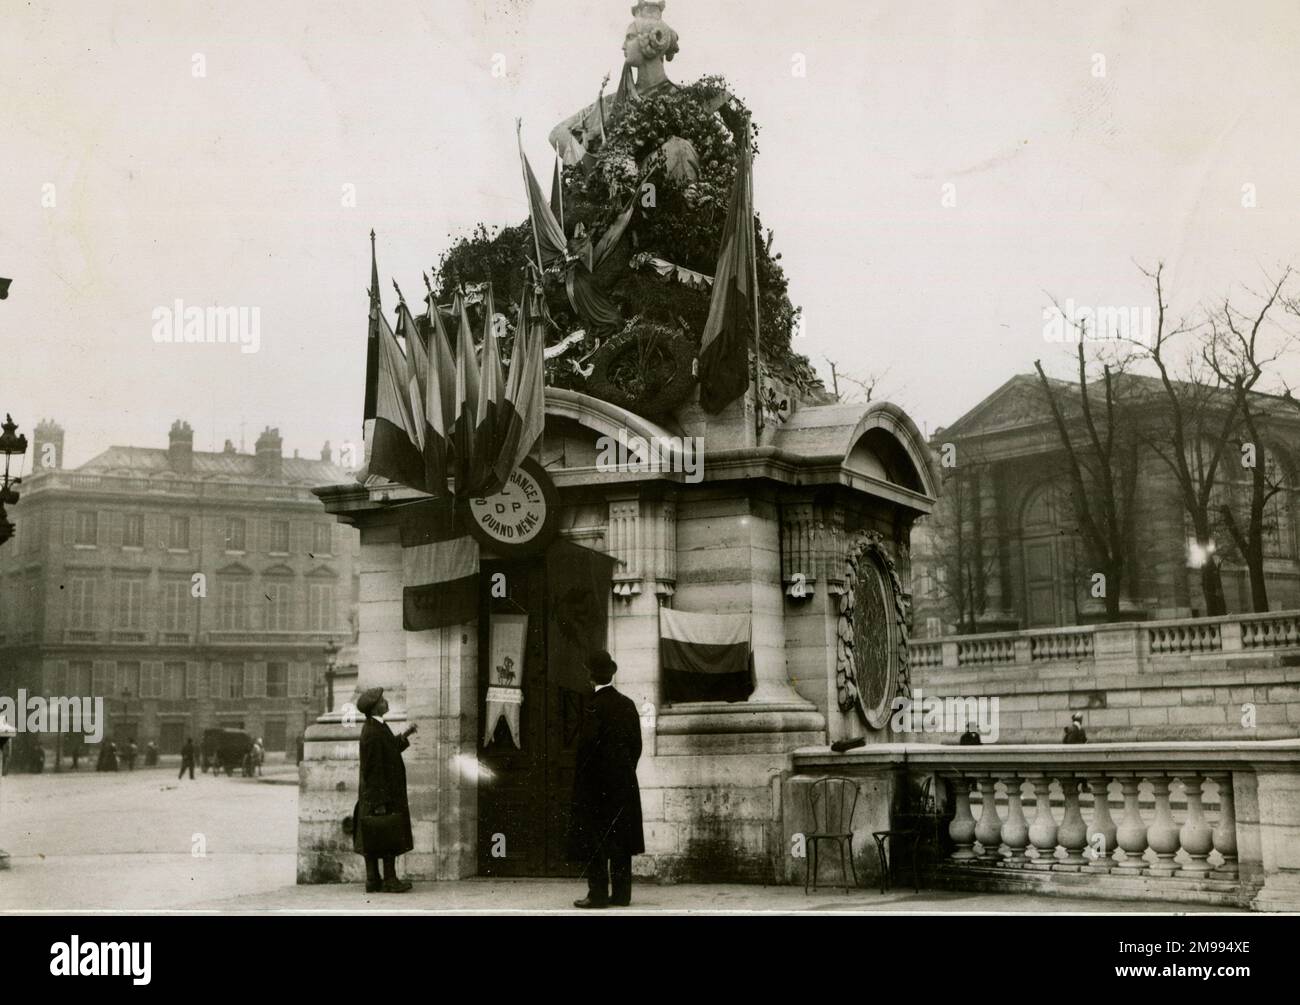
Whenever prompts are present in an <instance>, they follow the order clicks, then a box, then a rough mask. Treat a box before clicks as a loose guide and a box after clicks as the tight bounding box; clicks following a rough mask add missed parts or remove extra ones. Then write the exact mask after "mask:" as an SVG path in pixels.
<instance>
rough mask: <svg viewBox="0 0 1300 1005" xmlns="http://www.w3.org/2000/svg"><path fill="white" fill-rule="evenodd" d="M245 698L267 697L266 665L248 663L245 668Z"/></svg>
mask: <svg viewBox="0 0 1300 1005" xmlns="http://www.w3.org/2000/svg"><path fill="white" fill-rule="evenodd" d="M244 697H245V698H265V697H266V664H265V663H248V664H245V666H244Z"/></svg>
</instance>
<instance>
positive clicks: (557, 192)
mask: <svg viewBox="0 0 1300 1005" xmlns="http://www.w3.org/2000/svg"><path fill="white" fill-rule="evenodd" d="M551 212H552V213H554V214H555V221H556V222H557V223H558V224H559V225H560V232H561V233H563V232H564V175H563V173H561V171H560V158H559V157H558V156H556V158H555V173H554V174H552V175H551Z"/></svg>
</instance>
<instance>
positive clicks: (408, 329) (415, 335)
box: [393, 283, 429, 487]
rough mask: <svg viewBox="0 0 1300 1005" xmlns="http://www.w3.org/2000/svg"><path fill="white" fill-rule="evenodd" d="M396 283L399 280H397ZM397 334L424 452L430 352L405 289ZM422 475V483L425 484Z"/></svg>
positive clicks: (418, 439) (416, 430)
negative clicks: (425, 401) (402, 351)
mask: <svg viewBox="0 0 1300 1005" xmlns="http://www.w3.org/2000/svg"><path fill="white" fill-rule="evenodd" d="M393 285H394V286H396V285H397V284H396V283H394V284H393ZM397 297H398V300H397V334H398V335H400V336H401V337H402V341H403V342H405V343H406V393H407V399H408V401H409V402H410V406H411V424H412V434H413V435H412V439H414V440H415V445H416V446H417V447H419V448H420V456H421V457H423V456H424V384H425V380H426V379H427V377H428V374H429V356H428V353H426V352H425V351H424V342H423V341H422V340H421V339H420V333H419V331H418V330H417V329H416V327H415V318H413V317H411V311H410V309H409V308H408V307H407V306H406V300H405V299H404V298H403V297H402V291H401V290H398V291H397ZM423 484H424V482H423V479H421V487H423Z"/></svg>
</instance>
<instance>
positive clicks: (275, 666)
mask: <svg viewBox="0 0 1300 1005" xmlns="http://www.w3.org/2000/svg"><path fill="white" fill-rule="evenodd" d="M266 697H268V698H287V697H289V664H288V663H268V664H267V665H266Z"/></svg>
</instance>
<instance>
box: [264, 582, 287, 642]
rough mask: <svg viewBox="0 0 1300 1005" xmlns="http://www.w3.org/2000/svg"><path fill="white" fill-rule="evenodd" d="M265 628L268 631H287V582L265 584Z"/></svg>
mask: <svg viewBox="0 0 1300 1005" xmlns="http://www.w3.org/2000/svg"><path fill="white" fill-rule="evenodd" d="M266 630H267V631H268V632H287V631H288V630H289V584H288V583H267V584H266Z"/></svg>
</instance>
